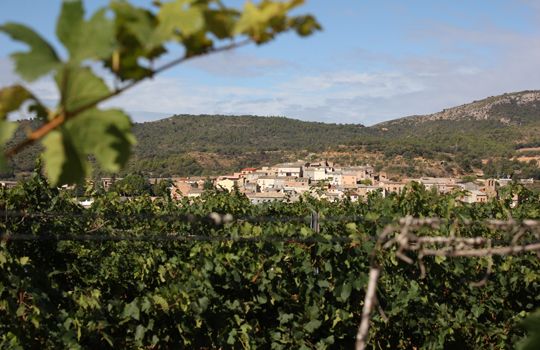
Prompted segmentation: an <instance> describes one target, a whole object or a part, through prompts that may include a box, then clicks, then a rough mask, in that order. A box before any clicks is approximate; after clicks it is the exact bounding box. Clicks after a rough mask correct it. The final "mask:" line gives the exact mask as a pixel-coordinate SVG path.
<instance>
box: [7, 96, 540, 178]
mask: <svg viewBox="0 0 540 350" xmlns="http://www.w3.org/2000/svg"><path fill="white" fill-rule="evenodd" d="M26 123H28V122H22V123H21V124H26ZM25 127H27V126H25V125H21V128H20V129H19V134H20V135H21V136H22V135H23V131H22V130H24V128H25ZM134 133H135V135H136V137H137V140H138V144H137V146H136V147H135V150H134V154H133V156H132V157H131V159H130V162H129V164H128V167H127V169H126V170H125V172H126V173H127V172H133V171H141V172H144V173H146V174H147V175H149V176H173V175H179V176H187V175H211V174H220V173H225V172H231V171H235V170H238V169H240V168H242V167H247V166H263V165H269V164H274V163H278V162H283V161H289V160H296V159H299V158H303V159H310V158H318V157H325V158H328V159H331V160H334V161H337V162H341V163H343V164H345V163H371V164H374V165H376V167H377V168H378V169H385V170H387V171H389V172H390V173H393V174H396V175H406V176H419V175H432V176H443V175H455V176H459V175H464V174H469V173H473V172H478V171H482V170H483V171H484V172H487V173H488V174H492V175H511V174H513V173H515V172H516V171H520V170H524V173H523V175H524V176H525V175H531V176H536V177H540V172H539V171H538V170H537V169H538V168H537V167H536V165H535V164H534V163H530V164H529V163H527V164H525V163H520V162H518V160H521V161H526V162H529V161H531V160H532V161H536V160H540V148H538V146H540V91H524V92H517V93H510V94H504V95H501V96H495V97H489V98H486V99H484V100H481V101H475V102H472V103H470V104H466V105H462V106H458V107H454V108H449V109H445V110H443V111H442V112H439V113H435V114H431V115H424V116H411V117H406V118H400V119H395V120H392V121H388V122H384V123H381V124H377V125H374V126H371V127H364V126H362V125H358V124H357V125H355V124H325V123H317V122H305V121H300V120H295V119H289V118H284V117H256V116H223V115H215V116H211V115H199V116H193V115H175V116H172V117H170V118H166V119H162V120H158V121H153V122H146V123H137V124H135V125H134ZM37 150H38V148H37V147H34V149H32V150H29V151H26V152H25V153H24V154H22V155H21V156H19V157H17V158H16V159H15V161H14V162H13V163H12V164H13V168H14V172H15V173H18V172H21V171H28V170H31V168H32V167H33V163H34V161H33V159H34V158H35V154H36V152H37ZM490 160H491V161H490ZM96 175H102V174H100V173H96Z"/></svg>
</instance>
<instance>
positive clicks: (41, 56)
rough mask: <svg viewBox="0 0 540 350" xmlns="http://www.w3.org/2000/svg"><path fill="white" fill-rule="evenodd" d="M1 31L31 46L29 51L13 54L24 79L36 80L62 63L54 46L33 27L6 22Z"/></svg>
mask: <svg viewBox="0 0 540 350" xmlns="http://www.w3.org/2000/svg"><path fill="white" fill-rule="evenodd" d="M0 31H2V32H4V33H6V34H7V35H9V36H10V37H11V38H12V39H13V40H17V41H21V42H23V43H25V44H26V45H28V46H29V47H30V51H28V52H16V53H13V54H11V58H12V59H13V61H14V62H15V71H16V72H17V73H18V74H19V75H20V76H21V77H22V78H23V79H26V80H28V81H34V80H36V79H38V78H39V77H41V76H43V75H45V74H47V73H49V72H51V71H52V70H54V69H55V68H56V67H57V66H58V65H59V64H60V60H59V59H58V55H57V54H56V52H55V51H54V49H53V47H52V46H51V45H50V44H49V43H48V42H47V41H46V40H45V39H43V38H42V37H41V36H40V35H39V34H37V33H36V32H34V31H33V30H32V29H31V28H29V27H27V26H25V25H22V24H18V23H6V24H4V25H2V26H0Z"/></svg>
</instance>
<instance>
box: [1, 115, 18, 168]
mask: <svg viewBox="0 0 540 350" xmlns="http://www.w3.org/2000/svg"><path fill="white" fill-rule="evenodd" d="M15 130H17V123H15V122H9V121H7V120H0V146H1V147H2V148H3V146H4V145H5V144H6V142H8V141H9V139H11V137H13V134H14V133H15ZM6 167H7V162H6V158H5V157H4V152H0V170H3V169H6Z"/></svg>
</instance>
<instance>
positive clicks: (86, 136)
mask: <svg viewBox="0 0 540 350" xmlns="http://www.w3.org/2000/svg"><path fill="white" fill-rule="evenodd" d="M131 127H132V123H131V120H130V119H129V117H128V116H127V115H126V114H125V113H124V112H122V111H121V110H117V109H109V110H98V109H92V110H88V111H85V112H84V113H81V114H80V115H79V116H78V117H77V118H74V119H72V120H70V121H68V122H67V123H66V129H67V131H68V132H69V133H70V135H71V137H72V139H73V140H75V145H76V147H77V149H78V151H79V152H78V153H79V154H83V155H94V156H95V157H96V159H97V161H98V162H99V164H100V166H101V168H102V169H103V170H106V171H108V172H118V171H120V169H122V167H123V166H124V165H125V164H126V163H127V160H128V158H129V156H130V154H131V146H133V145H134V144H135V137H134V136H133V134H132V132H131Z"/></svg>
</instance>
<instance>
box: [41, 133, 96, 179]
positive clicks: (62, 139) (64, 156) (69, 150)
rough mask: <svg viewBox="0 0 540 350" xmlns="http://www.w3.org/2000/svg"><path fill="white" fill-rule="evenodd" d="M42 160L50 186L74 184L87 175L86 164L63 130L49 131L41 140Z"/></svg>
mask: <svg viewBox="0 0 540 350" xmlns="http://www.w3.org/2000/svg"><path fill="white" fill-rule="evenodd" d="M42 144H43V146H44V147H45V150H44V151H43V154H42V158H43V161H44V169H45V172H46V173H47V177H48V178H49V181H50V183H51V185H53V186H57V185H61V184H74V183H77V182H80V181H81V180H83V179H84V178H85V176H86V175H87V173H88V164H87V161H86V160H85V158H83V156H82V154H79V153H78V152H77V149H76V147H75V145H74V143H73V140H72V138H71V137H70V135H69V133H68V132H66V130H65V129H64V128H62V129H60V130H54V131H51V132H50V133H49V134H47V136H45V137H44V138H43V140H42Z"/></svg>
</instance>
